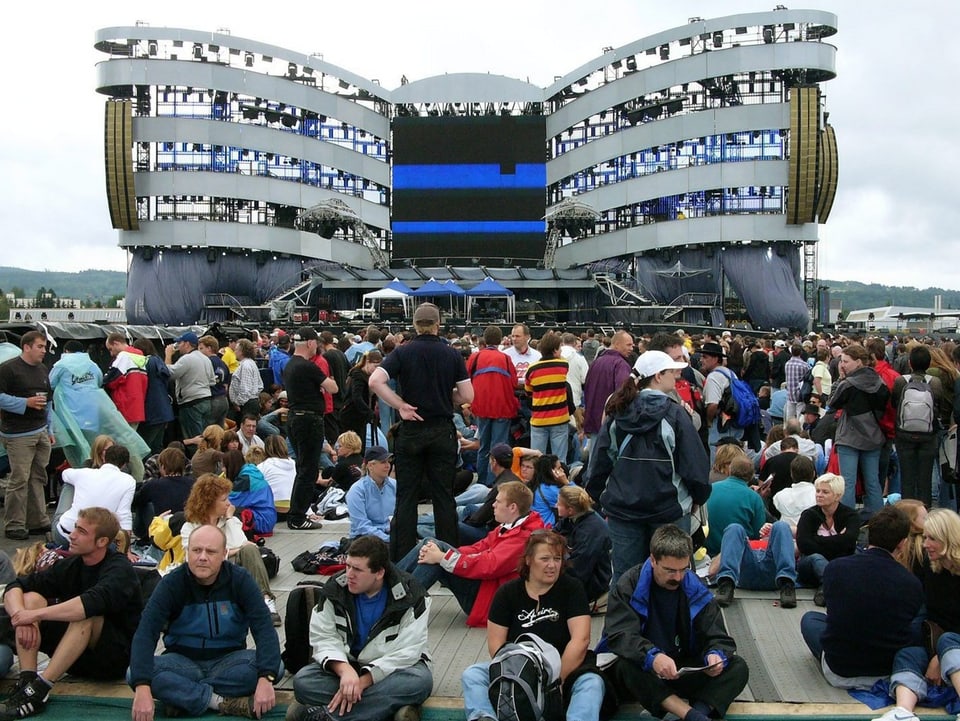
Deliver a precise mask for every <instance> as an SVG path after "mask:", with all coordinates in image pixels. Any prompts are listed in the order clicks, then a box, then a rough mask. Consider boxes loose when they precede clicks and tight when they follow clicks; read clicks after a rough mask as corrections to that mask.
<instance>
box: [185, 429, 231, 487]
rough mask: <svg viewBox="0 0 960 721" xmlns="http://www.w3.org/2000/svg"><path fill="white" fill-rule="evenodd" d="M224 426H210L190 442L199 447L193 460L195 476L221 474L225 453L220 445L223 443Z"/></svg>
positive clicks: (192, 466)
mask: <svg viewBox="0 0 960 721" xmlns="http://www.w3.org/2000/svg"><path fill="white" fill-rule="evenodd" d="M223 433H224V430H223V426H218V425H209V426H207V427H206V428H204V429H203V433H201V434H200V435H199V436H197V437H196V438H191V439H190V441H191V442H192V443H193V444H194V445H196V446H197V452H196V453H194V454H193V458H192V459H191V462H190V464H191V469H192V470H193V475H194V476H197V477H199V476H202V475H203V474H204V473H213V474H215V475H216V474H218V473H220V470H221V468H220V464H221V463H222V462H223V453H222V451H221V450H220V445H221V444H222V443H223Z"/></svg>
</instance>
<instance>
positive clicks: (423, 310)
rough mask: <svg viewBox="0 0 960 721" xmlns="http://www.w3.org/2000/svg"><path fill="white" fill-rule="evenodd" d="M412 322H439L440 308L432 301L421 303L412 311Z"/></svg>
mask: <svg viewBox="0 0 960 721" xmlns="http://www.w3.org/2000/svg"><path fill="white" fill-rule="evenodd" d="M413 322H414V323H436V324H437V325H439V324H440V309H439V308H437V306H435V305H434V304H433V303H421V304H420V305H418V306H417V309H416V310H415V311H413Z"/></svg>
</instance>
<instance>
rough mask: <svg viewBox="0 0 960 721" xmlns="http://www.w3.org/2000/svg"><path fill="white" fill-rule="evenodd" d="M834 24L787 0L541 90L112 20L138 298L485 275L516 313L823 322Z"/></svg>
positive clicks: (169, 302) (117, 129) (254, 294)
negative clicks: (391, 78) (821, 276)
mask: <svg viewBox="0 0 960 721" xmlns="http://www.w3.org/2000/svg"><path fill="white" fill-rule="evenodd" d="M836 27H837V20H836V17H835V16H834V15H833V14H831V13H827V12H821V11H817V10H789V9H787V8H784V7H783V6H781V5H778V6H777V8H776V9H775V10H773V11H767V12H757V13H748V14H742V15H734V16H729V17H721V18H715V19H710V20H704V19H701V18H690V19H689V21H688V22H687V23H686V24H684V25H681V26H679V27H676V28H673V29H670V30H665V31H663V32H659V33H656V34H654V35H651V36H649V37H646V38H642V39H640V40H637V41H635V42H632V43H629V44H627V45H624V46H622V47H619V48H612V47H611V48H604V50H603V52H602V54H601V55H599V56H598V57H596V58H593V59H592V60H590V61H588V62H586V63H584V64H582V65H581V66H580V67H578V68H576V69H575V70H573V71H571V72H568V73H567V74H566V75H563V76H557V78H556V80H555V81H554V82H553V83H552V84H551V85H550V86H549V87H547V88H541V87H538V86H535V85H532V84H530V83H528V82H524V81H521V80H516V79H513V78H508V77H503V76H496V75H490V74H484V73H457V74H446V75H440V76H436V77H430V78H425V79H421V80H415V81H412V82H410V81H408V80H407V78H406V77H403V78H401V80H400V85H399V86H398V87H396V88H393V89H388V88H385V87H382V86H381V84H380V82H379V81H378V80H375V79H366V78H362V77H359V76H357V75H356V74H354V73H351V72H350V71H349V70H346V69H344V68H342V67H339V66H336V65H333V64H331V63H329V62H327V61H326V60H325V59H324V58H323V57H322V56H321V55H319V54H313V55H303V54H300V53H297V52H294V51H290V50H286V49H283V48H280V47H276V46H273V45H268V44H265V43H261V42H257V41H255V40H250V39H245V38H237V37H234V36H232V35H231V34H230V33H229V31H227V30H225V29H221V30H218V31H217V32H213V33H210V32H202V31H196V30H187V29H177V28H161V27H151V26H149V25H146V24H142V23H141V24H137V25H135V26H132V27H114V28H105V29H102V30H100V31H98V32H97V34H96V42H95V47H96V48H97V49H98V50H100V51H102V52H103V53H105V54H106V55H107V56H108V57H107V59H106V60H104V61H103V62H101V63H99V64H98V65H97V90H98V92H100V93H102V94H104V95H106V96H108V100H107V102H106V112H105V131H104V132H105V134H104V139H105V169H106V190H107V207H108V210H109V215H110V219H111V223H112V225H113V227H114V228H116V229H117V230H118V233H119V244H120V246H121V247H123V248H125V249H126V250H127V251H128V253H129V257H130V264H129V276H128V292H127V313H128V316H129V318H130V321H131V322H135V323H189V322H195V321H197V320H203V321H205V322H207V321H213V320H230V319H236V318H245V319H248V320H249V319H256V318H260V317H266V316H267V315H268V314H269V313H271V312H273V313H276V312H278V311H277V309H283V308H289V307H295V308H296V309H297V310H298V311H301V312H310V313H313V314H314V316H313V317H316V315H315V314H316V312H317V311H318V310H330V309H335V308H343V309H349V308H355V307H358V306H359V305H360V303H361V297H362V295H363V294H365V293H369V292H372V291H375V290H377V289H379V288H382V287H383V286H384V284H385V283H387V282H388V281H391V280H392V279H394V278H397V279H399V280H400V281H402V282H404V283H406V284H407V285H408V286H410V287H412V288H417V287H418V286H419V285H421V284H422V283H424V282H426V281H427V280H428V279H430V278H434V279H436V280H437V281H438V282H443V281H444V280H452V281H454V282H455V283H457V284H458V285H459V286H462V287H463V288H464V289H466V290H468V291H469V289H470V288H471V287H472V286H473V285H476V284H479V283H481V282H482V281H484V280H485V279H487V278H491V279H492V280H494V281H496V282H498V283H499V284H500V285H502V286H503V287H505V288H507V289H509V290H510V291H512V292H513V293H514V294H515V296H514V297H515V298H516V302H517V318H518V319H520V320H531V319H532V320H537V319H538V316H537V313H539V312H540V311H539V310H533V309H547V310H548V311H549V317H550V318H551V319H555V320H561V321H569V322H572V323H576V322H594V323H596V322H613V321H623V322H630V323H663V322H668V323H677V324H678V325H680V324H685V325H689V324H700V325H722V324H724V323H725V322H730V321H732V320H735V319H740V318H743V317H748V318H749V319H750V320H751V321H752V322H753V323H754V325H755V326H758V327H763V328H774V327H793V328H802V327H806V326H807V325H808V324H809V322H810V318H811V316H812V313H813V310H814V308H815V305H816V289H817V285H818V283H817V253H816V248H817V240H818V235H817V225H818V223H822V222H825V221H826V219H827V217H828V216H829V214H830V210H831V207H832V204H833V200H834V197H835V193H836V187H837V177H838V165H837V145H836V138H835V134H834V132H833V128H832V127H831V126H830V124H829V123H828V113H827V112H826V111H825V99H824V95H823V93H822V91H821V85H822V84H823V83H825V82H826V81H828V80H830V79H831V78H833V77H835V74H836V71H835V61H836V48H835V47H834V46H833V45H831V44H829V43H827V42H825V40H826V39H827V38H829V37H831V36H832V35H834V34H835V33H836ZM517 74H518V75H523V74H524V71H523V69H522V68H518V70H517ZM672 269H680V270H679V271H677V272H674V271H673V270H672ZM684 269H686V270H684ZM691 271H695V272H691Z"/></svg>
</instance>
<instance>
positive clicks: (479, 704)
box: [460, 661, 603, 721]
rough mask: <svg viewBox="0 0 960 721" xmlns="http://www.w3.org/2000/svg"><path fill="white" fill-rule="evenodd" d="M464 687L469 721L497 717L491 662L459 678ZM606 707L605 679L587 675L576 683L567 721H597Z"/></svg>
mask: <svg viewBox="0 0 960 721" xmlns="http://www.w3.org/2000/svg"><path fill="white" fill-rule="evenodd" d="M460 685H461V686H462V687H463V711H464V713H465V714H466V716H467V721H474V719H479V718H481V717H483V716H489V717H490V718H492V719H495V718H496V717H497V714H496V712H495V711H494V710H493V706H492V705H491V704H490V697H489V696H488V695H487V689H488V687H489V686H490V662H489V661H483V662H481V663H475V664H474V665H473V666H468V667H467V668H466V669H465V670H464V672H463V675H461V676H460ZM601 703H603V679H602V678H600V676H599V675H597V674H595V673H585V674H583V675H582V676H580V677H578V678H577V680H576V681H574V682H573V688H572V689H571V690H570V703H569V705H568V706H567V714H566V719H567V721H598V719H599V718H600V705H601Z"/></svg>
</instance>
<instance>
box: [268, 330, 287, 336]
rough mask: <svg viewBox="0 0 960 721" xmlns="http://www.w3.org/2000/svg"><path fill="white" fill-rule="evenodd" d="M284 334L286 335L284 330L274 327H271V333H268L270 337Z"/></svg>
mask: <svg viewBox="0 0 960 721" xmlns="http://www.w3.org/2000/svg"><path fill="white" fill-rule="evenodd" d="M285 335H286V332H284V331H283V330H282V329H281V328H274V329H273V333H271V334H270V337H271V338H283V336H285Z"/></svg>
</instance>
